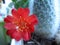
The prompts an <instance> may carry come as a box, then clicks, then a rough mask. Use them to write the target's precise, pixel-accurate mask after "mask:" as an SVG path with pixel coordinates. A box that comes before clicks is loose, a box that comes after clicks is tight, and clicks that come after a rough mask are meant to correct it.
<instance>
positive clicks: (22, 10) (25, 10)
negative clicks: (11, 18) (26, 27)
mask: <svg viewBox="0 0 60 45" xmlns="http://www.w3.org/2000/svg"><path fill="white" fill-rule="evenodd" d="M29 12H30V11H29V9H28V8H19V9H18V13H19V14H20V15H21V16H22V17H23V18H26V17H27V16H28V15H29Z"/></svg>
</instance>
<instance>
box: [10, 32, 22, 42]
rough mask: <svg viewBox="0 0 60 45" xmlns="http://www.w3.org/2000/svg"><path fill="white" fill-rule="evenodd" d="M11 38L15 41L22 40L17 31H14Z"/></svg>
mask: <svg viewBox="0 0 60 45" xmlns="http://www.w3.org/2000/svg"><path fill="white" fill-rule="evenodd" d="M11 37H12V38H14V39H16V40H17V41H19V40H20V39H21V38H22V36H21V33H20V32H18V31H15V32H14V33H13V34H12V36H11Z"/></svg>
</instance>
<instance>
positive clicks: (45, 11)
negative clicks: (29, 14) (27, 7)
mask: <svg viewBox="0 0 60 45" xmlns="http://www.w3.org/2000/svg"><path fill="white" fill-rule="evenodd" d="M33 8H34V9H33V12H34V13H35V14H36V15H37V17H38V19H39V24H38V26H37V27H36V30H35V33H36V34H37V35H39V36H40V37H41V36H42V37H44V38H54V35H55V33H56V32H57V31H58V25H59V20H58V21H57V16H59V15H57V14H56V10H55V7H54V0H53V1H52V0H35V1H34V7H33Z"/></svg>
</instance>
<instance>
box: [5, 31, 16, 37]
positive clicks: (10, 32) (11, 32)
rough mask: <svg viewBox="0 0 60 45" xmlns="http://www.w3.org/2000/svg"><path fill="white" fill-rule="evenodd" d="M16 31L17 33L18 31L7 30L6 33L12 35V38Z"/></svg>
mask: <svg viewBox="0 0 60 45" xmlns="http://www.w3.org/2000/svg"><path fill="white" fill-rule="evenodd" d="M15 31H16V30H7V32H6V33H7V35H10V36H11V35H12V34H13V33H14V32H15Z"/></svg>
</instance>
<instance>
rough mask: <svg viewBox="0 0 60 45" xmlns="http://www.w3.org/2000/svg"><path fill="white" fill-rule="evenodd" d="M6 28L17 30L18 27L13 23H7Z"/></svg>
mask: <svg viewBox="0 0 60 45" xmlns="http://www.w3.org/2000/svg"><path fill="white" fill-rule="evenodd" d="M4 27H5V28H6V29H8V30H11V29H16V25H14V24H12V23H6V24H5V26H4Z"/></svg>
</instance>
